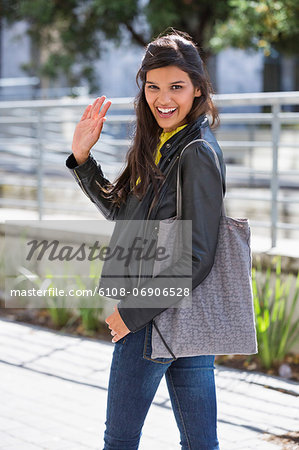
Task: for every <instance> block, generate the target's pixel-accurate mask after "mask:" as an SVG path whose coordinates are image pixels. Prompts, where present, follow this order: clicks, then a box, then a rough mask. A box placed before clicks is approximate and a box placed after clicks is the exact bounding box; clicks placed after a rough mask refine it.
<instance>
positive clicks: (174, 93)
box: [144, 66, 201, 131]
mask: <svg viewBox="0 0 299 450" xmlns="http://www.w3.org/2000/svg"><path fill="white" fill-rule="evenodd" d="M144 93H145V98H146V101H147V103H148V106H149V107H150V110H151V112H152V114H153V116H154V117H155V119H156V121H157V122H158V125H159V126H160V127H161V128H163V131H173V130H175V129H176V128H177V127H179V126H181V125H184V124H185V123H186V120H185V119H186V116H187V114H188V113H189V112H190V110H191V108H192V105H193V100H194V97H200V96H201V91H200V89H199V88H195V87H194V86H193V84H192V81H191V79H190V77H189V75H188V74H187V73H186V72H184V71H183V70H181V69H179V68H178V67H177V66H166V67H160V68H159V69H152V70H149V71H148V72H147V74H146V82H145V88H144Z"/></svg>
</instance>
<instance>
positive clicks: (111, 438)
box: [104, 324, 219, 450]
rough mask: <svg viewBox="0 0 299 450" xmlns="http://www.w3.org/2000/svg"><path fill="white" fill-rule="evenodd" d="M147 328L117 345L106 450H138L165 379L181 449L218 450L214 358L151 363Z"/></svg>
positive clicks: (189, 358)
mask: <svg viewBox="0 0 299 450" xmlns="http://www.w3.org/2000/svg"><path fill="white" fill-rule="evenodd" d="M151 327H152V325H151V324H148V325H147V326H146V327H144V328H143V329H142V330H139V331H137V332H136V333H129V334H128V335H127V336H125V337H124V338H122V339H120V340H119V341H118V342H116V343H115V347H114V352H113V358H112V364H111V371H110V379H109V388H108V402H107V417H106V422H105V423H106V430H105V434H104V442H105V447H104V450H136V449H138V446H139V441H140V436H141V430H142V426H143V424H144V420H145V417H146V415H147V412H148V410H149V407H150V405H151V403H152V401H153V398H154V396H155V393H156V391H157V389H158V386H159V383H160V381H161V379H162V377H163V375H165V377H166V382H167V387H168V391H169V395H170V400H171V404H172V409H173V412H174V415H175V419H176V422H177V425H178V428H179V431H180V438H181V440H180V444H181V448H182V449H183V450H218V449H219V443H218V439H217V407H216V392H215V382H214V359H215V356H213V355H207V356H192V357H185V358H177V359H167V358H159V359H155V360H152V359H151Z"/></svg>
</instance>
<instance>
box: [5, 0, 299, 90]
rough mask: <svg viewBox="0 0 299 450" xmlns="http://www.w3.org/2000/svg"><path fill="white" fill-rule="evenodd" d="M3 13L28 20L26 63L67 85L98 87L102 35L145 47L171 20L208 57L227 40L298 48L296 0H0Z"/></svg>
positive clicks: (242, 44) (239, 44) (231, 43)
mask: <svg viewBox="0 0 299 450" xmlns="http://www.w3.org/2000/svg"><path fill="white" fill-rule="evenodd" d="M0 8H1V9H0V17H2V18H5V19H6V21H7V22H8V23H14V22H17V21H21V20H25V21H26V22H27V24H28V34H29V35H30V36H31V38H32V42H33V45H34V48H35V49H36V51H35V52H34V56H33V57H32V61H31V62H30V64H28V65H27V67H26V69H27V71H28V72H29V73H30V74H34V75H39V76H41V77H46V78H48V79H55V78H57V77H59V76H60V75H61V74H63V76H64V77H65V78H66V80H67V83H68V85H69V86H74V85H76V84H79V82H80V81H81V80H82V79H86V80H87V81H88V83H89V85H90V87H91V90H94V89H95V88H96V86H97V83H96V79H95V74H94V61H95V59H97V58H98V57H99V56H100V53H101V49H102V47H103V46H102V41H103V40H106V39H108V40H113V41H114V42H115V43H117V44H119V43H121V41H122V39H123V37H124V30H126V31H127V32H128V33H129V36H130V38H131V41H132V43H134V44H136V45H141V46H145V45H146V44H147V43H148V42H149V40H150V39H152V38H153V37H156V36H157V35H159V34H160V33H161V32H162V31H164V30H165V29H167V28H168V27H173V28H176V29H179V30H183V31H186V32H187V33H189V34H190V35H191V36H192V37H193V38H194V40H195V41H196V42H197V43H198V44H199V47H200V49H201V50H202V52H201V54H202V56H203V57H204V59H205V58H208V56H209V55H210V54H211V53H212V52H216V51H219V50H220V49H222V48H225V47H228V46H234V47H238V48H248V47H252V48H256V49H260V48H262V49H263V50H264V52H265V54H270V52H271V48H272V47H274V48H276V49H278V50H281V49H282V50H284V51H289V52H294V51H295V45H296V42H298V1H297V0H259V1H253V0H250V1H247V0H200V1H199V0H176V1H174V0H163V2H161V0H147V1H146V0H139V1H138V0H67V1H66V0H2V2H1V6H0Z"/></svg>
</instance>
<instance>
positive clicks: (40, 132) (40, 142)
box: [36, 109, 44, 220]
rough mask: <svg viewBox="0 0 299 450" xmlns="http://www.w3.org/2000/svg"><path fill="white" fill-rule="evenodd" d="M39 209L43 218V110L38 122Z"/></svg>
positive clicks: (39, 215) (40, 111)
mask: <svg viewBox="0 0 299 450" xmlns="http://www.w3.org/2000/svg"><path fill="white" fill-rule="evenodd" d="M36 154H37V158H36V163H37V168H36V175H37V211H38V219H39V220H42V217H43V159H44V152H43V111H42V109H39V110H38V123H37V152H36Z"/></svg>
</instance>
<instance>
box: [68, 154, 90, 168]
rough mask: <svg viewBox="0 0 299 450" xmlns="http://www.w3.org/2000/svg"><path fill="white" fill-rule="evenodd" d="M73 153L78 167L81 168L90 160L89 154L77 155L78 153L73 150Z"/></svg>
mask: <svg viewBox="0 0 299 450" xmlns="http://www.w3.org/2000/svg"><path fill="white" fill-rule="evenodd" d="M72 151H73V155H74V157H75V160H76V161H77V163H78V166H80V165H81V164H83V163H85V161H87V160H88V157H89V152H88V153H83V154H82V153H77V152H75V151H74V150H72Z"/></svg>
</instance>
